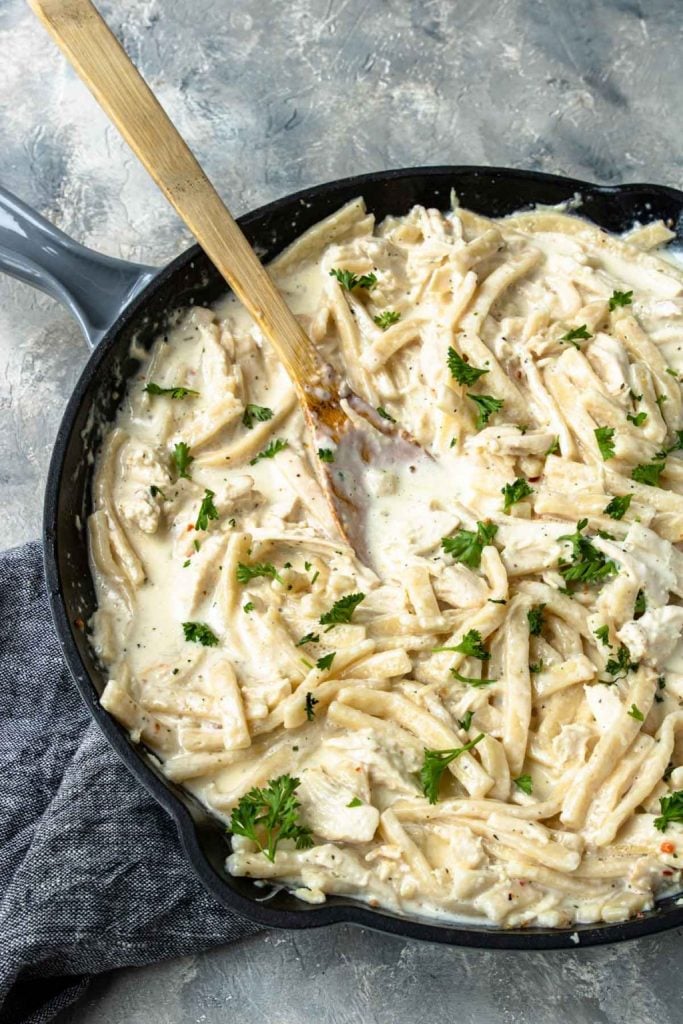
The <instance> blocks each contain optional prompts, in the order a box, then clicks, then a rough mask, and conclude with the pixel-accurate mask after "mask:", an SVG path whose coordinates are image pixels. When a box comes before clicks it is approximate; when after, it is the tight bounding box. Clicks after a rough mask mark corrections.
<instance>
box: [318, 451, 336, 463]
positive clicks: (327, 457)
mask: <svg viewBox="0 0 683 1024" xmlns="http://www.w3.org/2000/svg"><path fill="white" fill-rule="evenodd" d="M318 458H319V459H320V461H321V462H334V452H333V451H332V449H331V448H318Z"/></svg>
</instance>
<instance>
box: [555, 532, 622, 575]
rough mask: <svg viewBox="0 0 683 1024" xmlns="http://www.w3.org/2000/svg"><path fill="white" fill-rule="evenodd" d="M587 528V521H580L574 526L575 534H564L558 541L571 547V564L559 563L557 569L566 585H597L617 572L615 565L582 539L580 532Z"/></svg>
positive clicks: (587, 540) (586, 539) (588, 541)
mask: <svg viewBox="0 0 683 1024" xmlns="http://www.w3.org/2000/svg"><path fill="white" fill-rule="evenodd" d="M587 526H588V520H587V519H580V520H579V522H578V523H577V524H576V533H571V534H564V535H563V536H562V537H558V540H566V541H569V543H570V544H571V545H572V560H571V562H565V561H563V560H562V561H560V563H559V565H558V569H559V571H560V575H561V576H562V577H563V579H564V580H565V582H566V583H597V582H599V581H600V580H604V579H606V578H607V577H608V576H614V575H616V573H617V572H618V569H617V566H616V563H615V562H613V561H612V559H607V558H605V556H604V555H603V553H602V551H598V549H597V548H596V547H595V546H594V545H593V544H592V543H591V541H590V540H589V539H588V538H587V537H584V536H583V534H582V531H583V530H585V529H586V527H587Z"/></svg>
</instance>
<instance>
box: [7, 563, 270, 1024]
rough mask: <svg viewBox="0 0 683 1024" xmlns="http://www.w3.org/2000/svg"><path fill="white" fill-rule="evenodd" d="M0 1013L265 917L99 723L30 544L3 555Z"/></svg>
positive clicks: (38, 1011) (13, 1018)
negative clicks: (196, 846)
mask: <svg viewBox="0 0 683 1024" xmlns="http://www.w3.org/2000/svg"><path fill="white" fill-rule="evenodd" d="M0 773H1V778H2V782H0V1021H2V1022H3V1024H20V1022H21V1024H43V1022H47V1021H50V1020H52V1019H53V1018H54V1016H55V1015H56V1014H57V1013H58V1012H59V1011H60V1010H62V1009H63V1008H64V1007H66V1006H68V1005H69V1004H70V1003H72V1002H74V1001H75V1000H76V999H77V998H78V997H79V996H80V995H81V994H82V993H83V991H84V990H85V988H86V987H87V985H88V981H89V979H90V977H91V976H92V975H93V974H97V973H99V972H101V971H106V970H110V969H111V968H114V967H123V966H126V965H131V964H132V965H142V964H147V963H151V962H152V961H155V960H161V959H164V958H166V957H174V956H183V955H187V954H189V953H195V952H197V951H199V950H202V949H208V948H209V947H211V946H216V945H219V944H221V943H225V942H229V941H231V940H233V939H239V938H242V937H243V936H246V935H252V934H254V933H255V932H257V931H258V930H259V929H258V927H257V926H256V925H254V924H252V923H251V922H249V921H246V920H244V919H243V918H241V917H238V916H237V915H236V914H234V913H232V912H231V911H229V910H226V909H225V908H224V907H222V906H221V905H220V904H219V903H217V901H216V900H215V899H214V898H213V897H212V896H210V895H209V894H208V893H207V892H206V891H205V890H204V889H203V888H202V886H201V885H200V883H199V882H198V881H197V879H196V878H195V877H194V875H193V874H192V871H191V869H190V868H189V866H188V864H187V862H186V861H185V859H184V857H183V854H182V852H181V849H180V844H179V841H178V837H177V834H176V831H175V828H174V826H173V823H172V821H171V819H170V818H169V817H168V816H167V815H166V813H165V812H164V811H163V810H162V809H161V808H160V807H159V806H158V805H157V804H156V803H155V802H154V801H153V800H152V799H151V797H150V796H148V794H147V793H146V791H145V790H144V789H143V788H142V786H141V785H140V784H139V783H138V782H137V781H136V780H135V779H134V778H133V777H132V776H131V775H130V774H129V772H128V771H127V769H126V768H125V766H124V765H123V764H122V763H121V762H120V761H119V759H118V758H117V756H116V755H115V754H114V752H113V751H112V750H111V749H110V748H109V746H108V745H107V743H106V742H105V740H104V738H103V737H102V735H101V734H100V732H99V729H98V728H97V727H96V726H95V725H94V724H93V723H92V722H91V721H90V718H89V716H88V714H87V712H86V710H85V706H84V705H83V703H82V701H81V699H80V696H79V694H78V691H77V689H76V686H75V684H74V683H73V682H72V680H71V678H70V676H69V673H68V671H67V669H66V666H65V665H64V662H63V661H62V658H61V654H60V651H59V647H58V643H57V638H56V635H55V632H54V629H53V626H52V619H51V617H50V611H49V608H48V602H47V595H46V592H45V584H44V580H43V565H42V553H41V549H40V546H39V545H38V544H28V545H26V546H25V547H21V548H15V549H14V550H12V551H7V552H5V553H4V554H1V555H0Z"/></svg>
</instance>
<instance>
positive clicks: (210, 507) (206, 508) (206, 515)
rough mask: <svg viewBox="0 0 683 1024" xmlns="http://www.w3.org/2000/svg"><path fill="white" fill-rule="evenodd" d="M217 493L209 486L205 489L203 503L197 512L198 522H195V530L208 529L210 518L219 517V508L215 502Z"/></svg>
mask: <svg viewBox="0 0 683 1024" xmlns="http://www.w3.org/2000/svg"><path fill="white" fill-rule="evenodd" d="M215 497H216V495H215V494H214V493H213V491H210V490H209V488H208V487H207V488H206V490H205V491H204V497H203V498H202V503H201V505H200V506H199V512H198V514H197V522H196V523H195V524H194V528H195V530H208V528H209V519H218V509H217V508H216V506H215V505H214V503H213V499H214V498H215Z"/></svg>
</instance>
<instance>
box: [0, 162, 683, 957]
mask: <svg viewBox="0 0 683 1024" xmlns="http://www.w3.org/2000/svg"><path fill="white" fill-rule="evenodd" d="M453 188H454V189H455V190H456V192H457V194H458V196H459V198H460V201H461V203H462V204H463V205H464V206H466V207H469V208H471V209H472V210H475V211H477V212H479V213H483V214H489V215H494V216H495V215H502V214H509V213H512V212H514V211H516V210H519V209H520V208H524V207H530V206H533V205H535V204H536V203H543V204H555V203H559V202H563V201H565V200H571V199H573V198H574V197H575V196H576V195H577V194H578V195H579V196H580V197H581V199H582V203H581V206H580V213H581V214H582V215H583V216H585V217H588V218H589V219H591V220H593V221H594V222H595V223H596V224H599V225H600V226H601V227H604V228H607V229H609V230H611V231H617V232H620V231H623V230H625V229H626V228H629V227H631V226H632V224H633V222H634V221H636V220H639V221H641V222H647V221H650V220H653V219H655V218H660V217H661V218H664V219H665V220H666V221H668V222H670V223H671V224H672V226H673V227H674V228H675V229H677V230H678V232H679V240H681V239H683V224H681V214H682V213H683V193H681V192H678V191H675V190H674V189H671V188H665V187H662V186H656V185H619V186H598V185H591V184H588V183H586V182H583V181H576V180H572V179H568V178H560V177H556V176H552V175H547V174H538V173H533V172H528V171H517V170H505V169H500V168H484V167H427V168H416V169H410V170H397V171H385V172H378V173H375V174H368V175H363V176H361V177H356V178H347V179H344V180H342V181H336V182H331V183H329V184H327V185H320V186H317V187H315V188H311V189H307V190H305V191H303V192H299V193H297V194H296V195H293V196H289V197H286V198H285V199H280V200H278V201H277V202H274V203H270V204H269V205H268V206H264V207H262V208H261V209H260V210H256V211H255V212H254V213H249V214H247V215H246V216H244V217H242V218H241V219H240V225H241V227H242V229H243V230H244V231H245V233H246V235H247V237H248V238H249V239H250V240H251V242H252V243H253V244H254V245H255V246H256V247H257V249H258V251H259V253H260V254H261V255H262V257H263V258H264V259H265V260H268V259H271V258H272V257H273V256H275V255H276V254H277V253H278V252H280V250H281V249H282V248H283V247H284V246H286V245H288V244H289V243H290V242H292V241H293V240H294V239H295V238H296V237H297V236H298V235H299V234H301V232H302V231H304V230H305V229H306V228H308V227H310V225H312V224H315V223H316V221H318V220H320V219H321V218H322V217H325V216H327V215H328V214H330V213H332V211H334V210H335V209H337V207H339V206H341V204H342V203H345V202H346V201H347V200H349V199H351V198H353V197H354V196H357V195H362V196H364V197H365V200H366V202H367V205H368V208H369V209H370V210H372V211H373V212H374V213H375V214H376V215H377V218H378V219H381V218H382V217H384V216H385V215H386V214H389V213H392V214H404V213H407V212H408V210H409V209H410V208H411V207H412V206H413V205H414V204H415V203H421V204H424V205H426V206H435V207H439V208H441V209H445V208H447V207H448V205H449V198H450V192H451V189H453ZM0 269H4V270H6V271H8V272H9V273H12V274H14V275H15V276H18V277H21V278H22V279H24V280H27V281H29V282H30V283H33V284H35V285H36V286H37V287H39V288H42V289H43V290H45V291H48V292H49V293H50V294H52V295H54V296H55V297H56V298H59V299H61V300H62V301H63V302H65V303H66V304H67V305H68V306H69V308H70V309H71V310H72V312H73V313H74V314H75V316H76V317H77V319H78V321H79V323H80V324H81V327H82V328H83V330H84V332H85V335H86V338H87V339H88V341H89V343H90V344H91V346H92V347H93V349H94V351H93V353H92V355H91V357H90V359H89V361H88V363H87V365H86V367H85V369H84V370H83V373H82V374H81V377H80V380H79V381H78V384H77V385H76V388H75V390H74V393H73V395H72V397H71V399H70V400H69V402H68V404H67V407H66V412H65V413H64V419H63V420H62V424H61V426H60V429H59V433H58V435H57V440H56V442H55V447H54V453H53V455H52V462H51V465H50V471H49V477H48V482H47V492H46V496H45V519H44V545H45V569H46V575H47V584H48V589H49V595H50V601H51V605H52V613H53V616H54V621H55V625H56V628H57V632H58V634H59V638H60V641H61V645H62V649H63V651H64V656H65V658H66V661H67V664H68V665H69V668H70V670H71V673H72V675H73V677H74V680H75V681H76V684H77V685H78V688H79V689H80V691H81V694H82V696H83V699H84V700H85V702H86V704H87V706H88V709H89V711H90V714H91V715H92V717H93V718H94V719H95V721H96V722H97V723H98V724H99V726H100V728H101V729H102V731H103V732H104V734H105V736H106V737H107V739H108V741H109V743H110V744H111V745H112V747H113V748H114V749H115V750H116V751H117V753H118V754H119V756H120V757H121V758H122V759H123V761H124V762H125V763H126V765H127V766H128V767H129V769H130V770H131V771H132V772H133V774H134V775H135V776H136V778H138V779H139V780H140V782H141V783H142V784H143V785H144V786H145V787H146V788H147V789H148V790H149V792H150V793H151V794H152V796H153V797H154V798H155V799H156V800H157V801H158V802H159V803H160V804H161V805H162V806H163V807H165V808H166V810H167V811H168V812H169V813H170V814H171V815H172V817H173V818H174V820H175V822H176V825H177V827H178V832H179V834H180V838H181V841H182V844H183V847H184V849H185V853H186V854H187V857H188V859H189V861H190V862H191V864H192V866H193V867H194V869H195V871H196V872H197V874H198V875H199V877H200V878H201V880H202V882H203V883H204V885H206V887H207V888H208V889H209V890H210V891H211V892H213V893H214V895H215V896H217V897H218V899H219V900H221V902H222V903H223V904H224V905H225V906H227V907H231V908H234V909H235V910H237V911H239V912H240V913H242V914H243V915H245V916H246V917H249V918H252V919H253V920H255V921H259V922H261V923H262V924H264V925H268V926H271V927H280V928H308V927H315V926H320V925H327V924H333V923H336V922H340V921H351V922H354V923H356V924H362V925H366V926H368V927H370V928H375V929H378V930H380V931H384V932H390V933H393V934H396V935H402V936H410V937H412V938H416V939H426V940H429V941H432V942H446V943H452V944H454V945H463V946H481V947H492V948H498V949H556V948H575V947H576V945H577V944H580V945H582V946H587V945H594V944H597V943H606V942H617V941H621V940H624V939H630V938H635V937H637V936H640V935H647V934H650V933H653V932H659V931H663V930H665V929H667V928H674V927H678V926H679V925H682V924H683V906H678V905H677V901H676V899H675V898H670V899H666V900H663V901H662V902H661V904H660V905H659V906H658V907H657V909H656V910H653V911H651V912H649V913H646V914H642V915H640V916H639V917H638V918H636V919H634V920H632V921H628V922H624V923H618V924H603V925H597V926H592V925H579V926H578V927H576V928H569V929H565V930H550V929H541V928H528V929H515V930H511V931H503V930H499V929H495V928H491V927H490V926H486V925H484V924H476V925H474V924H441V923H438V922H435V921H434V920H425V919H417V918H406V917H399V916H397V915H394V914H391V913H388V912H386V911H379V910H372V909H370V908H369V907H367V906H365V905H363V904H361V903H357V902H354V901H353V900H349V899H344V898H341V897H332V898H330V899H329V900H328V902H327V903H325V904H323V905H322V906H310V905H308V904H305V903H302V902H300V901H298V900H296V899H295V898H294V897H293V896H290V895H289V894H288V893H287V892H285V891H282V890H280V891H273V892H272V893H271V894H270V895H267V894H268V893H269V890H268V889H263V888H258V887H257V886H256V885H255V884H254V882H252V881H250V880H249V879H244V878H231V877H230V876H229V875H228V874H227V873H226V871H225V869H224V866H223V865H224V861H225V857H226V855H227V853H228V851H229V842H228V839H227V836H226V834H225V830H224V829H223V827H222V826H221V825H220V824H219V823H218V822H217V821H216V820H214V819H212V818H211V817H210V815H209V814H208V813H207V812H206V811H205V810H204V809H203V808H202V807H201V806H200V805H199V804H198V803H197V802H196V801H195V800H193V798H192V797H190V796H189V795H188V794H187V793H185V792H183V791H182V790H181V789H179V788H178V787H177V786H174V785H172V784H171V783H169V782H168V781H167V780H166V779H164V778H163V776H162V775H161V774H160V772H159V770H158V768H157V767H156V766H155V764H154V762H153V760H152V759H151V758H149V756H148V755H147V754H146V752H145V751H144V750H143V749H141V748H140V747H139V746H136V745H135V744H133V743H132V742H131V740H130V739H129V738H128V736H127V735H126V733H125V732H124V731H123V729H122V728H121V727H120V726H119V725H118V724H117V723H116V722H115V721H114V719H113V718H110V717H109V715H108V714H107V713H106V712H105V711H103V710H102V708H101V707H100V705H99V702H98V697H99V694H100V693H101V692H102V689H103V686H104V683H105V675H104V673H103V671H102V669H101V667H100V666H99V665H98V664H97V662H96V660H95V658H94V657H93V654H92V652H91V650H90V648H89V646H88V640H87V635H86V632H85V631H84V629H83V623H84V622H87V621H88V620H89V618H90V616H91V615H92V613H93V611H94V610H95V594H94V590H93V584H92V580H91V577H90V571H89V568H88V555H87V543H86V533H85V523H86V519H87V515H88V512H89V510H90V489H91V478H92V469H93V465H92V463H93V460H92V457H91V456H92V453H94V452H96V451H97V450H98V448H99V445H100V442H101V439H102V429H103V425H106V424H107V423H109V422H111V420H113V418H114V416H115V415H116V411H117V408H118V406H119V403H120V400H121V396H122V393H123V389H124V387H125V381H126V379H127V378H128V377H130V376H131V375H132V374H133V373H135V371H136V369H137V367H138V365H139V363H138V361H137V360H136V359H135V358H133V357H132V356H131V355H130V347H131V341H132V339H133V338H136V339H137V340H138V341H139V342H141V343H142V344H143V345H144V346H149V344H150V343H151V341H152V340H153V338H154V336H155V335H156V334H157V333H158V332H159V330H160V329H161V328H162V327H163V325H164V323H165V321H166V319H167V317H168V316H169V314H170V313H172V312H173V311H174V310H176V309H178V308H179V307H182V306H187V305H189V304H196V305H208V304H210V303H211V302H213V301H214V300H215V299H216V298H218V296H220V295H221V294H222V293H224V292H225V290H226V289H225V284H224V282H223V280H222V279H221V278H220V277H219V275H218V273H217V272H216V271H215V270H214V268H213V266H212V265H211V264H210V263H209V261H208V259H207V257H206V256H205V255H204V253H203V252H202V251H201V250H200V249H199V247H198V246H194V247H193V248H191V249H188V251H187V252H185V253H183V254H182V255H181V256H179V257H178V258H177V259H175V260H174V261H173V262H172V263H171V264H170V265H169V266H167V267H166V268H164V269H163V270H159V271H155V270H154V269H152V268H150V267H140V266H137V265H133V264H126V263H123V262H122V261H120V260H112V259H109V258H107V257H103V256H101V255H99V254H97V253H93V252H92V251H90V250H87V249H84V248H83V247H82V246H79V245H76V243H74V242H72V241H71V240H69V239H68V238H66V236H65V235H62V234H61V232H58V231H56V230H55V229H54V228H53V227H52V226H51V225H49V224H48V223H47V222H46V221H44V220H43V219H42V218H40V217H38V216H37V215H36V214H34V213H33V212H32V211H30V210H29V209H28V208H26V207H25V206H23V204H21V203H19V202H18V201H17V200H15V199H14V198H13V197H11V196H9V195H7V194H6V193H4V194H0ZM264 896H265V897H266V898H264Z"/></svg>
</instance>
